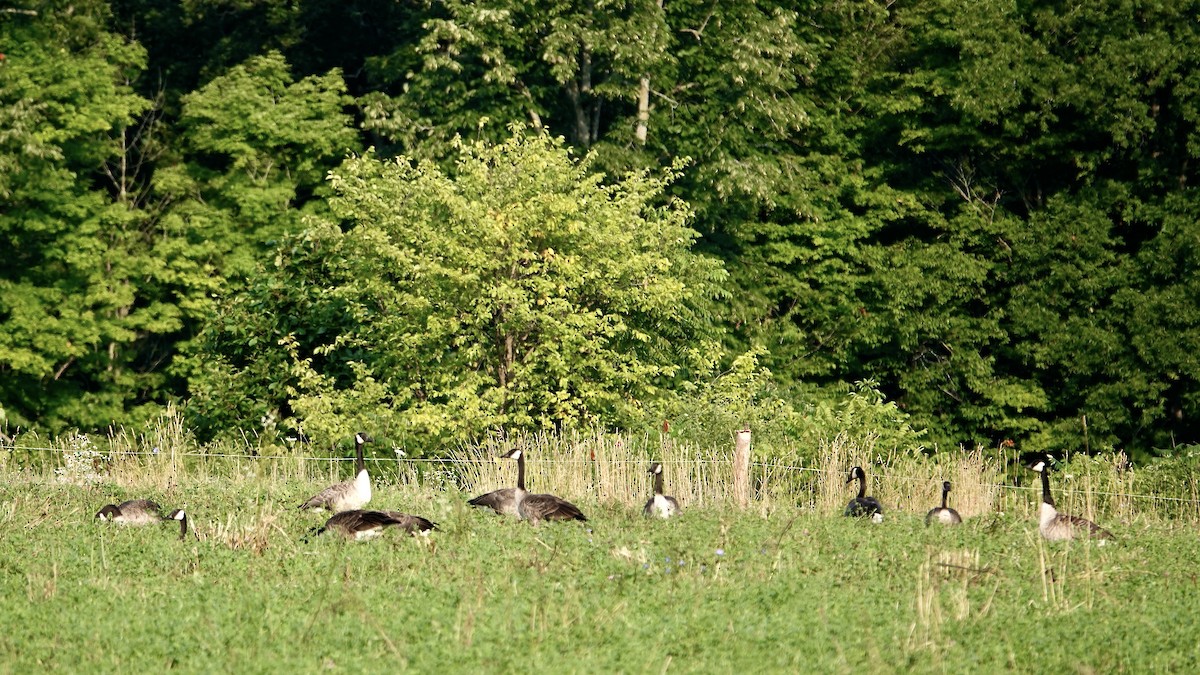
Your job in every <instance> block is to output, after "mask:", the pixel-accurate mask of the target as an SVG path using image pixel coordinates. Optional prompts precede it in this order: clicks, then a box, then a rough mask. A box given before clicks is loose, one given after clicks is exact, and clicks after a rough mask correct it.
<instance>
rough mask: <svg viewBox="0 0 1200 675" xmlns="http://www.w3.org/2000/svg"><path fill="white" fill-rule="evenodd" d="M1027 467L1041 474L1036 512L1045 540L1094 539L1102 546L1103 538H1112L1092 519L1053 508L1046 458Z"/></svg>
mask: <svg viewBox="0 0 1200 675" xmlns="http://www.w3.org/2000/svg"><path fill="white" fill-rule="evenodd" d="M1029 469H1030V470H1032V471H1036V472H1038V473H1040V474H1042V505H1041V507H1040V509H1039V512H1038V530H1039V531H1040V532H1041V533H1042V537H1044V538H1045V539H1046V541H1064V540H1067V539H1096V540H1098V541H1097V542H1096V545H1097V546H1103V545H1104V544H1105V540H1108V539H1112V538H1113V535H1112V533H1111V532H1109V531H1108V530H1106V529H1104V528H1102V527H1100V526H1099V525H1097V524H1095V523H1093V522H1092V521H1090V520H1087V519H1086V518H1080V517H1078V516H1069V515H1067V514H1065V513H1059V512H1058V509H1056V508H1054V497H1053V496H1051V494H1050V467H1049V466H1047V461H1046V459H1038V460H1036V461H1034V462H1033V463H1032V464H1030V465H1029Z"/></svg>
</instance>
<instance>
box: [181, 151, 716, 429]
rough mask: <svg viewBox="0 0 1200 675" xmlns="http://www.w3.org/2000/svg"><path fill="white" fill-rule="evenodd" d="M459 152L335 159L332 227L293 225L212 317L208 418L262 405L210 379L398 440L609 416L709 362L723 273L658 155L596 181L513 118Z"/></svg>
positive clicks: (321, 421)
mask: <svg viewBox="0 0 1200 675" xmlns="http://www.w3.org/2000/svg"><path fill="white" fill-rule="evenodd" d="M460 152H461V154H460V157H459V161H458V163H457V165H456V168H455V171H454V173H453V174H445V173H443V172H442V171H441V170H439V169H438V168H437V167H436V166H434V165H433V164H431V163H425V162H412V161H410V160H408V159H403V158H402V159H400V160H396V161H383V160H380V159H377V158H375V157H374V156H373V155H371V154H368V155H366V156H363V157H355V158H352V159H350V160H348V161H347V162H346V163H345V164H344V165H343V166H342V167H341V168H340V169H339V170H337V171H335V172H334V173H333V174H332V179H331V185H332V188H333V191H334V196H333V197H332V198H331V199H330V201H329V207H330V210H331V211H332V213H333V216H334V217H336V218H337V219H338V220H339V221H340V222H341V223H343V226H342V227H339V226H336V225H334V224H332V223H329V222H322V221H313V222H312V224H311V226H310V227H309V228H308V229H307V230H306V231H305V232H304V233H303V234H302V235H300V236H298V237H295V238H292V239H289V240H287V241H286V242H285V243H284V245H283V246H282V247H281V248H280V249H279V251H278V253H277V259H276V264H275V269H274V270H273V271H271V272H269V273H267V274H264V275H259V276H258V277H256V278H257V279H258V280H259V282H258V283H256V284H255V285H253V286H252V287H251V288H250V289H249V290H248V292H247V293H246V294H245V295H243V296H240V297H237V298H235V299H234V300H233V302H232V304H231V305H230V306H229V307H228V309H227V313H226V314H225V318H224V319H222V320H220V321H219V322H218V323H217V324H215V325H214V327H213V329H212V330H211V331H210V335H209V337H208V341H207V343H206V346H205V351H204V352H203V353H202V354H201V356H200V358H202V359H204V360H205V361H206V362H211V360H213V359H218V361H217V362H218V363H219V364H220V365H221V366H222V367H220V368H219V369H218V370H219V371H220V373H219V374H218V373H214V375H215V376H214V377H201V378H199V379H198V384H199V386H198V387H197V388H196V389H195V390H194V395H195V396H194V399H196V400H194V401H193V404H194V405H195V406H197V412H198V413H199V415H200V416H201V418H202V419H203V418H209V417H210V416H211V419H212V421H211V422H209V421H206V422H205V424H206V425H207V426H209V427H210V429H211V428H213V427H215V426H216V424H217V422H218V421H220V422H222V423H231V424H233V425H236V426H240V427H244V425H246V424H247V423H248V422H251V421H256V418H255V417H254V415H246V414H244V411H242V412H240V413H239V414H236V415H223V414H222V411H221V406H222V405H224V402H225V401H226V400H228V399H230V398H231V396H230V395H229V394H230V393H231V392H230V391H229V390H228V389H222V386H223V385H221V384H220V383H226V384H227V385H230V384H231V385H232V387H233V388H234V390H240V391H241V392H242V394H243V395H242V397H241V398H242V400H252V401H255V403H254V404H253V405H257V406H262V405H273V406H276V410H283V409H284V406H287V407H288V408H289V409H290V411H291V412H294V413H296V414H298V415H299V416H300V417H301V423H302V424H305V425H307V424H308V422H307V419H308V418H307V417H306V415H307V414H311V415H313V423H314V424H316V425H319V426H321V428H322V429H324V428H329V429H333V428H335V427H336V426H337V425H339V424H346V423H347V422H337V421H335V420H334V419H332V418H330V417H328V416H331V415H337V416H339V417H347V416H348V417H349V418H351V419H356V418H360V417H365V418H367V419H372V418H382V419H381V422H380V424H381V425H382V426H384V427H385V428H387V429H388V431H389V433H391V434H393V436H395V437H402V438H405V439H406V440H407V439H409V438H410V437H411V438H413V439H418V438H422V437H426V436H432V437H434V438H437V437H446V438H462V437H463V436H465V435H469V434H477V433H480V432H481V431H483V430H484V429H486V428H489V427H496V426H504V427H510V428H526V429H527V428H539V429H546V428H551V427H553V426H570V425H576V424H587V425H591V424H594V423H598V422H599V423H620V422H621V421H622V420H627V419H630V418H631V416H632V415H634V414H636V412H637V410H638V408H639V406H640V405H641V402H642V401H646V400H653V399H655V398H657V397H660V396H663V395H665V394H666V392H668V391H669V390H670V388H671V387H672V385H673V384H674V383H676V382H679V381H681V380H686V379H688V378H689V377H690V376H691V374H692V373H694V372H702V371H704V370H705V369H706V368H707V366H708V364H709V363H710V358H711V356H710V355H711V354H712V353H713V347H712V339H713V338H714V337H716V335H717V333H716V327H715V326H713V325H712V323H711V321H710V320H709V319H708V315H707V313H706V312H705V311H704V310H705V309H706V308H707V307H708V306H709V305H708V303H709V301H710V299H711V298H712V297H713V296H714V295H715V294H716V293H717V288H718V287H717V284H719V282H720V281H721V279H722V278H723V276H724V273H723V271H722V270H721V267H720V265H719V264H718V263H716V262H714V261H712V260H710V259H708V258H704V257H702V256H698V255H696V254H694V253H692V252H691V250H690V247H691V243H692V241H693V240H694V238H695V233H694V232H692V231H691V230H689V229H688V228H687V226H686V221H687V217H688V210H687V208H686V206H685V205H683V204H682V203H681V202H678V201H675V200H666V201H664V200H663V199H662V192H663V190H664V188H665V187H666V185H668V183H669V181H670V179H671V177H672V176H671V175H670V174H668V175H666V176H663V177H653V176H650V175H649V174H646V173H641V174H632V175H630V176H628V177H626V178H625V179H624V180H621V181H619V182H616V183H613V184H611V185H606V184H603V183H601V182H600V179H599V176H597V175H595V174H594V173H592V172H591V171H590V170H589V167H588V163H587V162H586V161H583V162H579V161H576V160H573V159H572V158H571V157H570V154H569V153H568V152H567V151H566V150H565V149H564V148H563V147H562V146H561V142H557V141H553V140H551V139H549V138H548V137H546V136H544V135H538V134H528V133H525V132H522V131H517V132H516V134H515V135H514V136H513V137H512V138H511V139H510V140H509V141H508V142H506V143H504V144H501V145H497V146H492V145H488V144H483V143H473V144H463V145H462V146H460ZM249 336H255V337H252V338H249V340H247V339H246V338H248V337H249ZM247 342H249V344H247ZM277 345H282V346H283V349H278V348H277ZM285 372H286V373H289V374H290V377H288V378H281V377H280V375H281V373H285ZM285 379H286V382H287V384H286V389H285V390H284V391H282V392H281V391H279V390H278V389H275V388H274V387H276V386H277V384H278V383H280V382H283V381H284V380H285ZM380 383H383V384H380ZM381 387H382V388H381ZM232 398H237V397H232ZM385 404H386V405H385ZM255 412H257V411H255ZM306 430H311V429H308V428H307V427H306Z"/></svg>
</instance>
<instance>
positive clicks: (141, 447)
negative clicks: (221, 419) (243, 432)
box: [0, 411, 1200, 522]
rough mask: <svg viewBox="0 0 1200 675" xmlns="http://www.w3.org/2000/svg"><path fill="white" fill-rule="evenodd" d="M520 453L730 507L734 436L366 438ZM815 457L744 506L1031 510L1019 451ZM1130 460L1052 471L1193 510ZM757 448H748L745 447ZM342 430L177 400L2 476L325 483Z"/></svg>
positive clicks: (438, 486)
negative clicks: (305, 438) (658, 475)
mask: <svg viewBox="0 0 1200 675" xmlns="http://www.w3.org/2000/svg"><path fill="white" fill-rule="evenodd" d="M518 447H519V448H521V449H522V450H524V451H525V456H526V465H527V476H526V482H527V487H528V488H529V489H530V490H532V491H534V492H553V493H555V494H558V495H560V496H563V497H565V498H567V499H571V500H573V501H577V502H583V503H586V504H594V505H606V506H613V507H619V508H631V509H632V508H638V507H640V506H641V504H643V503H644V502H645V500H647V499H648V498H649V497H650V495H651V484H652V483H651V479H650V477H649V475H647V473H646V469H647V468H648V466H649V463H650V461H652V460H657V461H660V462H662V463H663V466H664V479H665V483H666V489H667V493H668V494H671V495H673V496H675V497H676V498H677V499H679V500H680V501H681V502H682V503H683V505H684V507H685V508H688V507H701V508H704V507H719V508H728V509H732V508H735V500H734V498H733V485H732V481H733V470H732V457H733V434H732V433H730V435H729V437H728V438H723V439H718V442H716V443H714V444H713V445H711V446H709V447H699V446H696V445H693V444H690V443H679V442H676V441H674V440H673V439H671V438H669V437H665V436H660V435H657V434H655V435H652V436H648V435H632V434H625V433H612V432H602V431H593V432H588V433H583V432H568V433H564V434H548V433H529V434H527V433H511V434H494V435H492V436H490V437H488V438H486V439H484V440H483V441H481V442H479V443H477V444H474V445H468V446H462V447H459V448H456V449H454V450H452V451H451V452H450V453H449V455H448V456H447V457H446V458H445V459H444V460H428V459H421V460H408V459H406V458H405V457H403V456H402V453H401V452H400V451H399V450H398V449H396V448H390V447H386V446H384V447H376V446H374V445H369V446H368V461H369V468H370V469H371V472H372V476H373V478H374V480H375V481H376V482H378V483H387V484H395V485H408V486H422V487H426V488H430V489H435V490H452V491H456V492H457V491H462V492H466V493H472V494H478V493H482V492H486V491H490V490H494V489H497V488H500V487H508V486H512V485H515V483H516V470H517V468H516V465H515V463H513V462H508V461H505V460H500V459H498V457H499V455H501V454H502V453H504V452H506V451H508V450H510V449H512V448H518ZM781 454H782V456H785V457H795V456H801V455H814V454H815V456H816V457H818V458H819V459H818V461H817V462H816V464H815V465H814V466H796V465H792V464H787V463H785V462H782V461H777V460H772V459H770V458H758V457H754V458H753V459H752V462H753V463H752V473H751V480H752V484H751V495H752V499H751V502H750V505H749V508H750V509H752V510H755V511H757V512H759V513H762V514H767V513H770V512H773V511H776V510H780V509H797V508H798V509H802V510H809V511H812V512H815V513H818V514H823V515H835V514H839V513H840V512H841V511H842V509H843V508H844V507H845V505H846V503H847V501H849V499H851V498H852V497H853V496H854V493H855V490H856V487H857V486H856V485H854V484H850V485H847V483H846V478H847V475H848V471H849V469H850V467H852V466H855V465H859V466H863V467H864V468H865V469H866V471H867V474H868V480H869V492H870V493H871V494H872V495H873V496H875V497H876V498H877V499H879V501H880V502H881V503H882V504H883V505H884V507H885V509H886V510H887V511H888V512H891V513H905V512H907V513H912V514H917V515H923V514H924V513H925V512H926V511H927V510H928V509H930V508H933V507H934V506H937V505H939V504H940V500H941V484H942V481H944V480H949V481H950V482H951V483H952V485H953V491H952V492H951V494H950V505H951V506H952V507H954V508H955V509H957V510H958V511H959V513H961V514H962V515H963V517H965V518H972V517H980V516H989V515H994V514H1003V513H1006V512H1028V509H1029V508H1030V506H1031V505H1032V504H1033V503H1035V502H1036V501H1037V499H1038V494H1039V486H1038V483H1037V481H1036V480H1035V474H1033V473H1031V472H1028V471H1026V470H1025V469H1023V468H1021V467H1020V466H1019V464H1017V463H1016V459H1017V452H1016V450H1015V449H1004V448H999V449H991V450H988V449H984V448H974V449H961V450H958V451H955V452H943V453H940V454H937V455H934V456H925V455H922V454H913V453H908V452H898V451H895V450H893V449H887V448H880V447H878V446H877V444H876V440H875V439H874V438H873V437H871V436H866V437H850V436H848V435H847V434H839V435H836V436H833V437H831V438H828V439H826V440H824V441H821V442H820V443H819V445H818V448H817V452H816V453H811V452H809V453H799V452H791V451H787V452H783V453H781ZM1197 455H1198V456H1197V457H1188V456H1184V457H1180V458H1178V459H1175V460H1171V461H1168V462H1160V463H1157V464H1151V465H1148V466H1146V467H1134V466H1132V465H1131V464H1130V462H1129V461H1128V459H1127V458H1126V457H1125V455H1124V454H1123V453H1120V452H1117V453H1113V454H1109V455H1103V456H1096V457H1087V456H1075V457H1073V458H1071V461H1070V462H1067V463H1064V464H1062V465H1061V467H1060V468H1061V470H1060V471H1056V472H1054V473H1053V475H1052V479H1053V482H1054V484H1053V490H1054V494H1055V498H1056V500H1057V503H1058V506H1059V509H1060V510H1061V511H1064V512H1067V513H1071V514H1075V515H1080V516H1083V517H1086V518H1089V519H1091V520H1094V521H1108V522H1112V521H1118V522H1132V521H1134V520H1137V519H1139V518H1143V519H1157V518H1170V519H1180V520H1185V521H1188V522H1198V521H1200V453H1197ZM752 456H753V455H752ZM351 458H352V453H351V452H350V445H349V443H348V441H347V443H345V444H344V445H343V446H339V447H337V448H319V447H316V446H311V445H291V446H279V445H269V444H260V443H258V442H257V439H246V441H245V443H244V444H241V445H234V444H230V443H225V444H222V445H203V444H199V443H197V442H196V441H195V439H194V438H193V437H192V435H191V434H190V433H189V432H188V430H187V429H186V428H185V427H184V425H183V423H182V420H181V417H180V416H179V415H178V414H177V413H174V412H173V411H172V412H170V413H169V414H166V415H164V416H163V417H161V418H159V419H158V420H156V421H154V422H152V423H149V424H147V425H146V426H145V427H143V428H141V429H117V430H114V431H113V432H112V433H110V434H107V435H103V436H84V435H79V434H67V435H64V436H60V437H56V438H42V437H40V436H38V435H37V434H23V435H21V436H20V437H18V438H17V439H16V442H15V443H14V444H13V445H12V446H10V447H7V448H5V447H0V473H2V474H3V475H4V476H5V477H6V479H9V480H21V479H22V477H24V478H25V479H29V480H45V479H51V480H56V481H60V482H70V483H76V484H80V485H103V486H109V488H110V491H114V490H115V491H117V492H126V493H134V492H150V493H155V494H170V493H171V492H172V491H174V490H175V489H176V488H177V487H178V486H180V485H181V484H183V483H187V484H188V485H191V486H195V485H204V484H209V483H216V482H219V483H230V482H233V483H234V484H237V483H240V482H246V483H258V482H263V481H266V482H269V483H275V484H289V485H311V486H320V485H328V484H330V483H332V482H336V481H339V480H345V479H347V478H349V477H350V474H351V472H352V468H351V467H352V464H351Z"/></svg>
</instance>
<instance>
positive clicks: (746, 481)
mask: <svg viewBox="0 0 1200 675" xmlns="http://www.w3.org/2000/svg"><path fill="white" fill-rule="evenodd" d="M733 498H734V499H735V500H737V504H738V506H740V507H741V508H746V506H747V505H748V504H749V503H750V430H749V429H742V430H741V431H739V432H737V436H736V437H735V440H734V445H733Z"/></svg>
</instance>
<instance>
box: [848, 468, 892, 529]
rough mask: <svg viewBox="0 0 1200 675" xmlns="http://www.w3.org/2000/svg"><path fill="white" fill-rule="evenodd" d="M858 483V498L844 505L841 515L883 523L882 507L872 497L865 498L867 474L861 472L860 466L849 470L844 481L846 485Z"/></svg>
mask: <svg viewBox="0 0 1200 675" xmlns="http://www.w3.org/2000/svg"><path fill="white" fill-rule="evenodd" d="M855 480H857V481H858V496H857V497H855V498H854V499H851V500H850V503H849V504H846V511H845V512H844V513H843V514H842V515H844V516H850V517H854V518H870V519H871V520H872V521H874V522H876V523H882V522H883V505H881V504H880V503H879V501H878V500H876V499H875V498H874V497H868V496H867V474H866V472H865V471H863V470H862V467H861V466H856V467H854V468H853V469H850V478H848V479H847V480H846V485H849V484H850V483H853V482H854V481H855Z"/></svg>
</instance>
